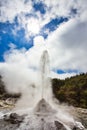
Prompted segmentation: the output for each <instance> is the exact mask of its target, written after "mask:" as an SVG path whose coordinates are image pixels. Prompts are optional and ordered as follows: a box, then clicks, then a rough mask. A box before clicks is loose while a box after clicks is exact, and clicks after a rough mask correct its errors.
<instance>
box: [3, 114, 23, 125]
mask: <svg viewBox="0 0 87 130" xmlns="http://www.w3.org/2000/svg"><path fill="white" fill-rule="evenodd" d="M4 120H5V121H9V122H10V123H12V124H20V123H21V122H22V121H23V116H19V115H18V114H16V113H11V114H10V115H9V116H8V115H5V116H4Z"/></svg>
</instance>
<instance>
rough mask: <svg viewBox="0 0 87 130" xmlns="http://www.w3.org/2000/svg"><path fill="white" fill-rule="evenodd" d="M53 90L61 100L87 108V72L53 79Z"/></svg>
mask: <svg viewBox="0 0 87 130" xmlns="http://www.w3.org/2000/svg"><path fill="white" fill-rule="evenodd" d="M52 86H53V92H54V95H55V97H56V98H57V99H58V100H59V101H60V102H66V103H68V104H70V105H73V106H76V107H82V108H87V73H86V74H84V73H82V74H80V75H76V76H74V77H71V78H66V79H65V80H59V79H52Z"/></svg>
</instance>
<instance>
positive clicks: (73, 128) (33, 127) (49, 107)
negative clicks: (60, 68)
mask: <svg viewBox="0 0 87 130" xmlns="http://www.w3.org/2000/svg"><path fill="white" fill-rule="evenodd" d="M49 71H50V69H49V55H48V52H47V51H44V52H43V54H42V56H41V60H40V73H41V74H40V75H41V87H42V93H41V99H40V100H39V101H38V103H37V105H36V107H34V108H32V110H31V111H28V112H26V115H21V116H19V115H17V114H16V113H11V114H8V115H5V116H4V117H3V119H1V122H2V124H0V128H1V130H85V128H84V126H83V125H82V124H81V123H80V122H76V121H75V120H74V119H73V117H71V116H70V115H69V114H66V113H64V111H62V110H61V109H60V108H58V107H57V108H56V107H54V106H55V105H54V104H55V103H54V104H52V102H53V101H52V92H51V83H50V79H49Z"/></svg>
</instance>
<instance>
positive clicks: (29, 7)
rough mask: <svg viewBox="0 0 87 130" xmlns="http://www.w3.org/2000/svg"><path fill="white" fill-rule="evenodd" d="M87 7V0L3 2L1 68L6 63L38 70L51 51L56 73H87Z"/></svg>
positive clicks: (0, 16)
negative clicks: (42, 57) (40, 61)
mask: <svg viewBox="0 0 87 130" xmlns="http://www.w3.org/2000/svg"><path fill="white" fill-rule="evenodd" d="M86 5H87V2H86V0H84V1H83V0H77V1H74V0H66V2H65V1H64V0H61V1H56V0H54V1H50V0H19V1H17V0H13V1H10V0H7V2H6V1H5V0H3V1H0V64H1V68H2V63H3V64H4V63H7V64H9V63H12V64H13V63H15V64H18V65H19V64H20V63H21V64H22V65H24V64H27V65H28V67H30V68H31V67H37V66H38V64H39V59H40V57H41V54H42V52H43V51H44V50H45V49H47V50H48V52H49V56H50V64H51V65H50V66H51V70H53V72H55V73H58V74H66V73H67V75H68V74H69V75H70V74H72V75H73V74H77V73H80V72H87V69H86V65H87V60H86V49H87V45H86V44H87V38H86V34H87V16H86V13H87V10H86V8H87V7H86ZM20 55H21V56H20ZM18 58H19V59H18ZM36 59H37V60H36ZM22 60H23V61H22ZM29 63H30V64H29ZM24 66H25V65H24Z"/></svg>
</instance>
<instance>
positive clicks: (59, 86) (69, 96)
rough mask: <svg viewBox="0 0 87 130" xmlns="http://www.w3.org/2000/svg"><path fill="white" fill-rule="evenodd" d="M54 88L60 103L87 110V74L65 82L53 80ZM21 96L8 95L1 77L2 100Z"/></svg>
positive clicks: (0, 95) (67, 79) (0, 97)
mask: <svg viewBox="0 0 87 130" xmlns="http://www.w3.org/2000/svg"><path fill="white" fill-rule="evenodd" d="M52 88H53V93H54V95H55V97H56V98H57V99H58V100H59V101H60V102H66V103H68V104H70V105H73V106H76V107H82V108H87V73H86V74H84V73H83V74H80V75H76V76H73V77H71V78H66V79H65V80H60V79H52ZM38 91H39V90H38ZM20 96H21V94H11V93H8V92H7V91H6V90H5V85H4V83H3V81H2V77H1V76H0V100H3V99H4V100H5V99H7V98H9V97H10V98H17V99H18V98H19V97H20Z"/></svg>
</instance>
